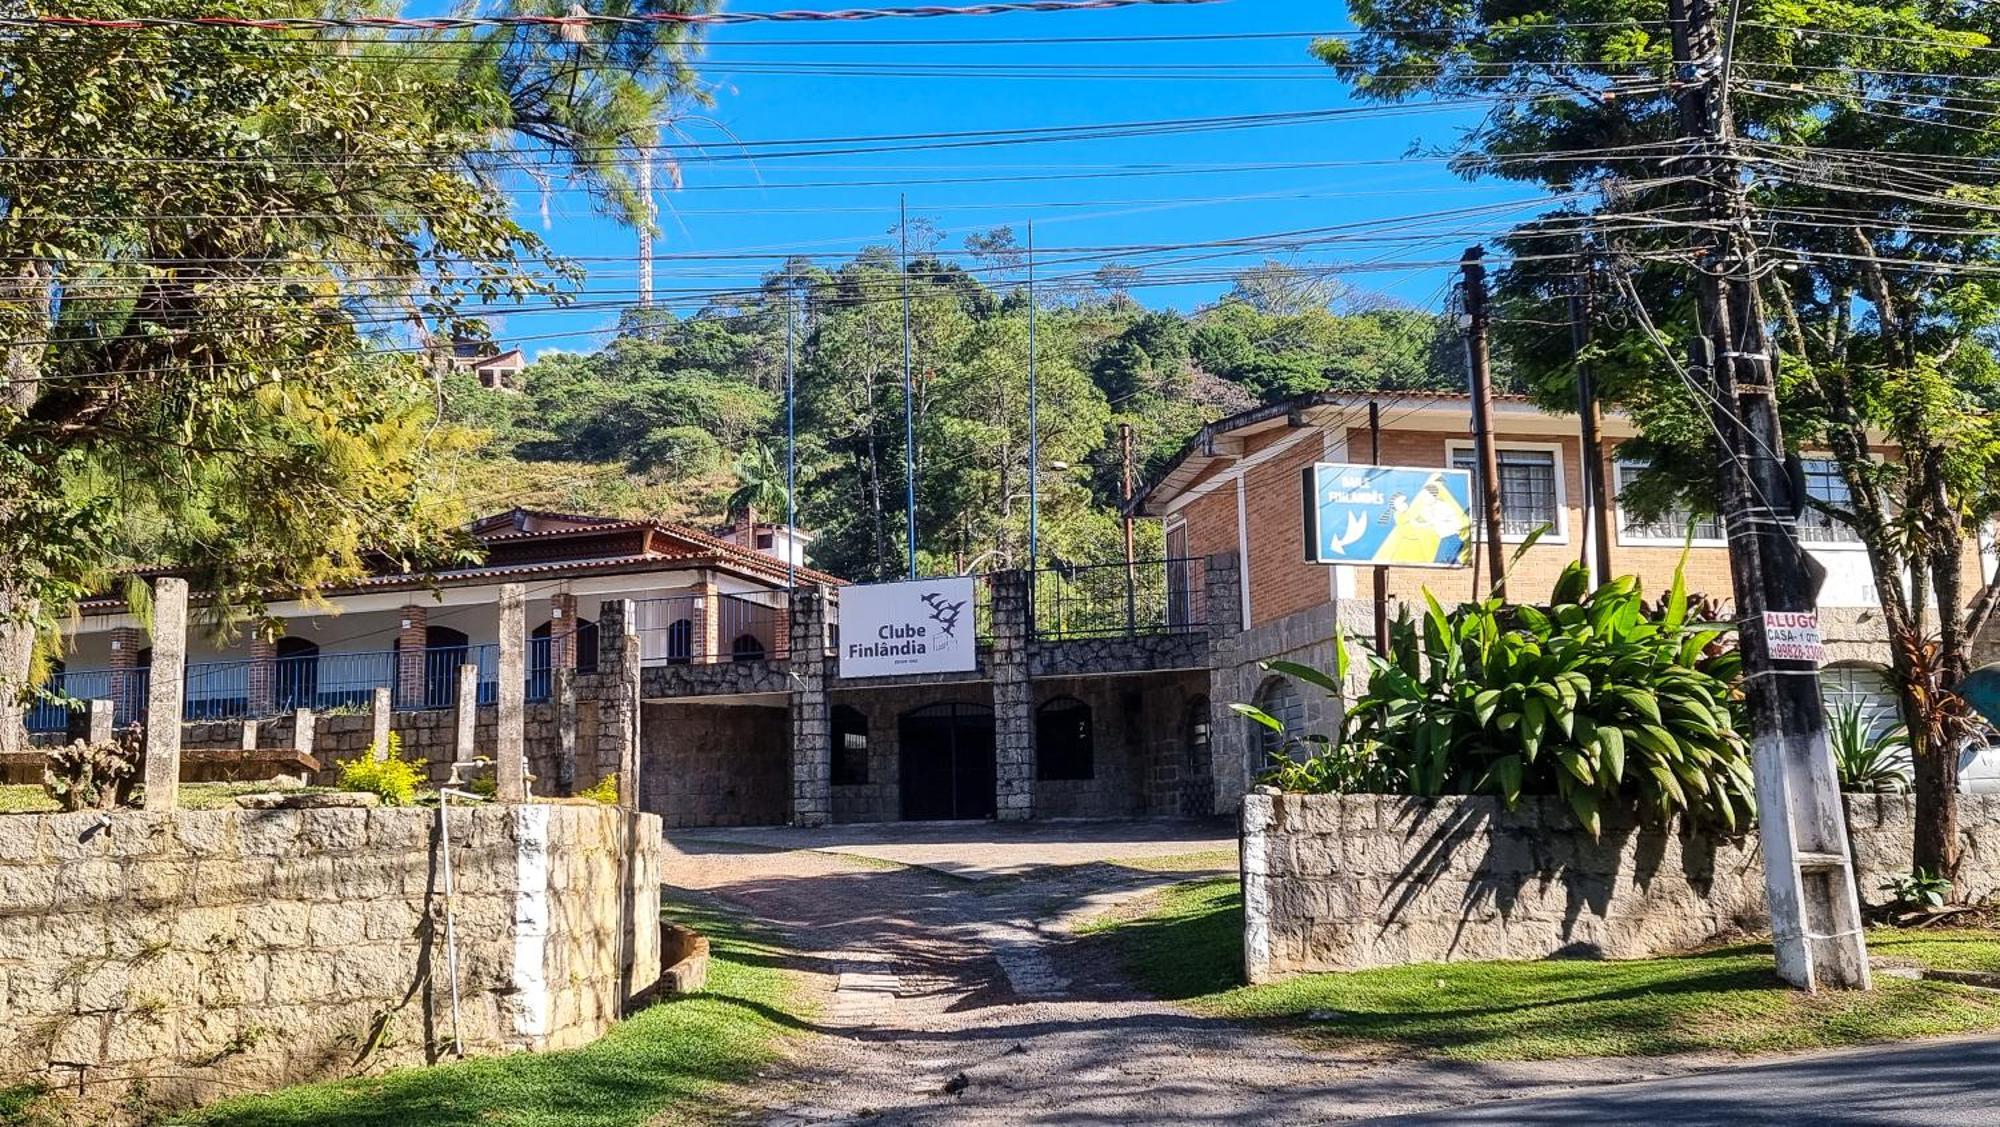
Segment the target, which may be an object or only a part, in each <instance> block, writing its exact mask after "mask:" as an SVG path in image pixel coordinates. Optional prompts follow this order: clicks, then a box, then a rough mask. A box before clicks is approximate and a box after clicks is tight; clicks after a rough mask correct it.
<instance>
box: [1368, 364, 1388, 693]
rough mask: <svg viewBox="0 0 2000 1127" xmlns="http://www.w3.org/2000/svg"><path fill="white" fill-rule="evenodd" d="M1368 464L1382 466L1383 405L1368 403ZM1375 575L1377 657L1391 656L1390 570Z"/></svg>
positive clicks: (1377, 571)
mask: <svg viewBox="0 0 2000 1127" xmlns="http://www.w3.org/2000/svg"><path fill="white" fill-rule="evenodd" d="M1368 462H1369V464H1370V465H1376V466H1379V465H1381V464H1382V405H1381V404H1380V403H1377V402H1375V401H1374V400H1373V399H1370V400H1369V401H1368ZM1370 570H1372V571H1373V572H1374V573H1375V656H1377V657H1380V658H1385V659H1386V658H1387V657H1388V656H1389V569H1388V568H1386V567H1381V566H1379V565H1378V566H1376V567H1374V568H1372V569H1370Z"/></svg>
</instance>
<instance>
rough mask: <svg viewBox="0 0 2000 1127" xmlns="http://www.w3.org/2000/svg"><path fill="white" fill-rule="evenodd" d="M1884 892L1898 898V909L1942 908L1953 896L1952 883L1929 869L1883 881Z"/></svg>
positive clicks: (1914, 871)
mask: <svg viewBox="0 0 2000 1127" xmlns="http://www.w3.org/2000/svg"><path fill="white" fill-rule="evenodd" d="M1882 891H1884V892H1886V893H1888V894H1889V895H1891V896H1893V897H1895V898H1896V901H1895V902H1896V906H1897V907H1901V908H1942V907H1944V900H1945V897H1947V896H1949V895H1951V881H1950V880H1949V879H1947V878H1945V877H1942V876H1939V875H1938V874H1937V873H1934V872H1932V871H1931V870H1929V869H1916V870H1913V871H1912V872H1910V873H1909V874H1908V875H1907V876H1897V877H1890V878H1889V879H1888V880H1885V881H1883V882H1882Z"/></svg>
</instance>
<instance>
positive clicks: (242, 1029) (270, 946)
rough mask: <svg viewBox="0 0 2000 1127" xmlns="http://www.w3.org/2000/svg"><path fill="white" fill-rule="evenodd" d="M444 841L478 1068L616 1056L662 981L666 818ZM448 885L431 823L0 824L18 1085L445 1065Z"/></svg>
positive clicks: (467, 834)
mask: <svg viewBox="0 0 2000 1127" xmlns="http://www.w3.org/2000/svg"><path fill="white" fill-rule="evenodd" d="M450 819H451V830H450V841H451V867H452V871H453V875H454V880H455V885H456V889H457V894H456V896H455V897H454V898H453V904H452V910H453V917H454V925H455V931H456V935H457V942H458V953H459V967H460V1006H459V1011H460V1031H461V1033H462V1036H463V1038H464V1042H465V1046H466V1049H467V1051H468V1052H471V1053H480V1054H486V1053H497V1052H506V1051H513V1050H523V1049H531V1050H542V1049H553V1048H561V1047H565V1046H570V1045H576V1044H581V1043H583V1042H586V1041H589V1040H591V1039H593V1038H595V1037H597V1036H599V1035H600V1034H602V1033H603V1032H604V1031H605V1030H606V1028H608V1027H609V1025H610V1024H611V1023H612V1022H613V1021H615V1020H616V1019H617V1018H618V1016H619V1015H620V1013H621V1011H622V1009H623V1006H624V1003H625V1002H626V1000H627V999H629V998H632V997H634V996H636V995H638V994H640V993H642V992H643V991H644V990H645V989H646V988H647V987H648V986H650V985H651V984H652V983H653V982H654V981H656V980H657V978H658V976H659V969H660V968H659V954H660V951H659V936H658V927H657V922H656V921H657V919H658V916H659V882H658V875H659V867H660V856H659V853H660V849H661V844H660V827H659V822H658V820H657V819H655V818H652V817H650V816H646V815H637V814H633V813H630V812H627V811H622V810H618V809H616V808H611V807H604V806H597V805H594V804H562V805H549V804H539V805H527V806H517V807H478V808H466V809H458V810H453V811H451V812H450ZM628 856H629V857H631V858H632V860H631V862H630V863H629V864H628V863H626V862H625V861H624V860H623V858H626V857H628ZM442 879H443V878H442V866H441V856H440V850H439V849H438V840H437V814H436V811H434V810H424V809H413V808H402V809H388V808H378V809H372V810H371V809H358V808H347V809H321V810H269V811H252V810H239V809H232V810H217V811H198V812H197V811H180V812H176V813H172V814H151V813H144V812H139V811H124V812H118V813H113V814H110V815H108V816H106V817H105V819H104V820H102V821H101V820H100V816H99V815H97V814H64V815H12V816H0V982H4V983H5V989H4V991H0V1086H5V1085H7V1084H11V1083H19V1082H24V1081H40V1082H44V1083H46V1084H47V1085H48V1086H50V1087H51V1088H53V1089H55V1090H58V1091H69V1092H78V1093H80V1094H81V1095H82V1096H83V1097H84V1098H86V1099H88V1100H92V1101H103V1102H105V1103H106V1104H110V1103H113V1102H119V1101H126V1100H128V1099H131V1098H133V1097H134V1094H135V1093H139V1094H142V1095H143V1098H144V1100H145V1101H146V1102H148V1103H154V1104H164V1105H169V1106H172V1105H183V1104H187V1103H191V1102H196V1101H201V1100H206V1099H210V1098H213V1097H216V1096H219V1095H224V1094H233V1093H236V1092H240V1091H243V1090H246V1089H258V1088H266V1087H274V1086H278V1085H281V1084H287V1083H293V1082H298V1081H305V1080H315V1079H321V1078H327V1077H334V1076H345V1075H353V1074H358V1073H370V1072H376V1071H380V1070H382V1069H385V1068H390V1067H395V1066H400V1065H408V1064H419V1063H424V1062H427V1061H434V1060H436V1059H439V1058H440V1056H441V1055H442V1054H444V1053H446V1052H448V1051H449V1045H450V1040H451V1035H452V1006H451V1001H450V992H449V986H448V983H449V979H448V976H447V974H446V970H445V967H446V959H445V948H444V942H443V936H444V928H443V925H444V902H443V896H442V890H443V884H442ZM627 936H629V937H630V938H629V941H626V939H625V937H627ZM621 950H622V951H623V952H624V955H623V959H622V961H621Z"/></svg>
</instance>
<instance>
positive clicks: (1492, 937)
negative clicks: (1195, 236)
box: [1242, 794, 2000, 982]
mask: <svg viewBox="0 0 2000 1127" xmlns="http://www.w3.org/2000/svg"><path fill="white" fill-rule="evenodd" d="M1912 811H1913V806H1912V803H1911V800H1910V799H1909V798H1907V797H1905V796H1873V795H1853V796H1849V813H1848V817H1849V823H1850V825H1851V826H1852V834H1853V842H1854V849H1855V856H1856V859H1857V862H1858V868H1857V873H1856V887H1857V888H1858V889H1859V890H1860V892H1861V895H1862V898H1863V899H1864V900H1868V899H1876V900H1879V899H1881V898H1882V894H1881V893H1880V892H1879V891H1878V889H1879V888H1880V886H1881V884H1882V882H1883V881H1884V880H1885V879H1887V877H1888V876H1889V875H1891V874H1896V873H1903V872H1907V871H1908V870H1909V867H1910V859H1909V858H1910V833H1911V820H1912V817H1913V812H1912ZM1959 819H1960V828H1961V832H1962V833H1963V834H1964V844H1965V860H1964V865H1963V871H1962V872H1961V874H1960V876H1961V882H1960V883H1961V888H1962V890H1963V891H1964V892H1965V893H1967V894H1968V895H1970V896H1972V897H1973V898H1974V899H1981V898H1984V897H1987V896H1990V895H1993V894H1994V893H1995V892H1997V891H2000V796H1993V795H1963V796H1961V797H1960V807H1959ZM1242 856H1243V906H1244V937H1243V951H1244V955H1243V957H1244V973H1245V976H1246V977H1247V978H1248V979H1249V980H1250V981H1251V982H1264V981H1268V980H1270V979H1273V978H1277V977H1280V976H1282V975H1286V974H1292V973H1299V972H1304V971H1323V970H1353V969H1357V968H1361V967H1371V966H1389V965H1395V964H1401V963H1422V962H1447V961H1453V960H1459V959H1535V958H1546V957H1549V956H1553V955H1575V956H1584V957H1602V958H1633V957H1638V956H1642V955H1647V954H1653V953H1658V952H1662V951H1671V950H1675V949H1680V948H1686V947H1690V946H1693V945H1695V944H1699V943H1701V942H1702V941H1704V940H1706V939H1709V938H1710V937H1712V936H1715V935H1717V934H1719V933H1723V932H1727V931H1730V930H1732V929H1735V928H1738V927H1745V928H1757V927H1761V926H1763V925H1764V923H1765V922H1766V921H1765V919H1764V915H1765V909H1764V874H1763V859H1762V856H1761V854H1760V852H1759V850H1758V848H1757V840H1756V838H1755V836H1750V837H1744V838H1716V837H1710V836H1704V835H1700V834H1681V833H1679V832H1676V831H1674V830H1671V829H1646V828H1642V827H1639V826H1636V825H1634V824H1632V823H1630V822H1629V821H1628V822H1625V823H1622V824H1620V823H1617V822H1615V821H1614V820H1612V819H1609V818H1607V820H1606V824H1605V827H1604V832H1603V835H1602V836H1601V838H1599V839H1598V840H1595V841H1593V840H1592V839H1591V837H1590V835H1589V834H1587V833H1585V832H1584V831H1583V830H1582V828H1581V827H1579V826H1578V825H1577V823H1576V821H1575V819H1574V818H1573V817H1571V815H1570V814H1569V812H1568V810H1567V809H1566V808H1565V807H1563V806H1562V804H1561V803H1560V802H1559V801H1558V800H1554V799H1534V798H1530V799H1524V800H1522V802H1521V803H1520V805H1519V806H1517V807H1516V808H1515V809H1514V810H1512V811H1507V810H1503V809H1502V808H1501V807H1500V804H1499V802H1498V800H1496V799H1490V798H1437V799H1413V798H1400V797H1390V796H1377V795H1271V794H1251V795H1248V796H1246V797H1245V798H1244V800H1243V855H1242Z"/></svg>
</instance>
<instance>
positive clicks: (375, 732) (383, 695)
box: [368, 688, 396, 759]
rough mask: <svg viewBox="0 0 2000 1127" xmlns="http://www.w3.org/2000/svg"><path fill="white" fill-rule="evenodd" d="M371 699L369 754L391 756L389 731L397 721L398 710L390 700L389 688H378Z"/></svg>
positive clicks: (382, 757)
mask: <svg viewBox="0 0 2000 1127" xmlns="http://www.w3.org/2000/svg"><path fill="white" fill-rule="evenodd" d="M371 698H372V699H371V700H370V701H369V708H368V712H369V719H370V720H371V721H372V723H370V724H369V726H368V754H370V755H372V756H374V757H375V758H377V759H387V758H389V733H390V731H391V730H392V728H391V726H392V725H393V724H394V723H395V719H396V710H395V708H394V707H393V706H392V705H391V702H390V700H389V690H387V689H384V688H377V689H376V690H375V691H374V693H373V694H371Z"/></svg>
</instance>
